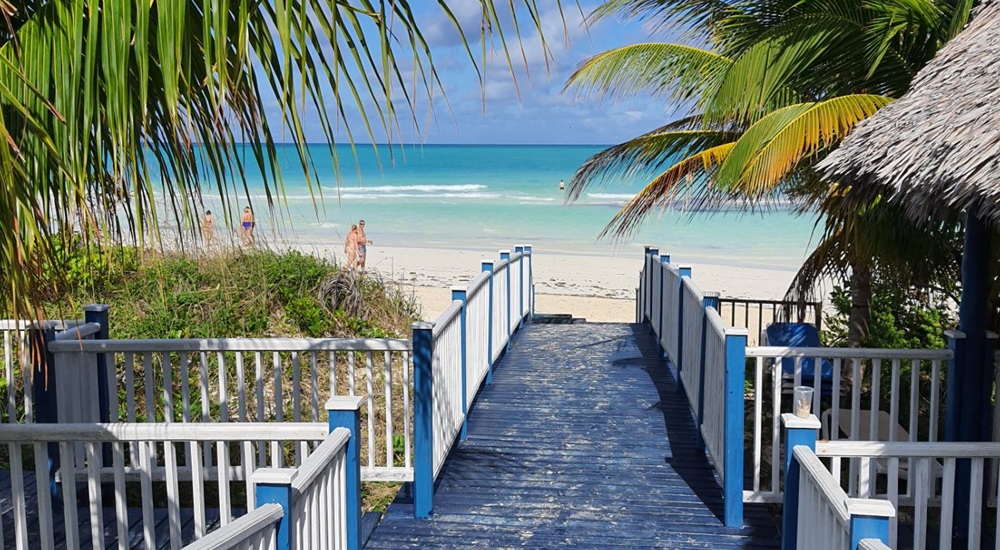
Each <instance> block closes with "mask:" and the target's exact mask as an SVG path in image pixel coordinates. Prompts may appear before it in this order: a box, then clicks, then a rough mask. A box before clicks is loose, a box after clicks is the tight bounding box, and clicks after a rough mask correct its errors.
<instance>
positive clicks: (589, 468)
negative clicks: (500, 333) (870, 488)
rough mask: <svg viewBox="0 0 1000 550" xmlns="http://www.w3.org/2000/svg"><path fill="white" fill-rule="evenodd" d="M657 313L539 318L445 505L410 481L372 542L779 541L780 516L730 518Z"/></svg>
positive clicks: (703, 544)
mask: <svg viewBox="0 0 1000 550" xmlns="http://www.w3.org/2000/svg"><path fill="white" fill-rule="evenodd" d="M661 357H662V356H661V353H660V351H659V349H658V348H657V347H656V342H655V340H654V338H653V336H652V335H651V334H650V333H649V329H648V328H647V327H643V326H641V325H626V324H592V323H591V324H567V325H527V326H526V328H525V330H524V331H522V332H521V333H520V334H519V335H518V336H517V338H516V339H515V341H514V345H513V347H512V349H511V350H510V351H508V352H507V354H506V355H505V357H504V358H503V359H502V360H501V362H500V363H499V364H498V365H497V367H496V368H495V370H494V374H493V384H492V385H491V386H489V387H488V388H485V389H484V390H483V392H482V393H481V394H480V396H479V397H478V399H477V402H476V403H475V404H474V407H473V409H472V411H471V413H470V416H469V438H468V440H467V441H465V442H461V443H459V444H458V445H456V447H455V448H454V449H453V451H452V453H451V455H449V457H448V460H447V462H446V463H445V466H444V469H443V470H442V472H441V475H440V476H439V479H438V484H437V487H436V490H435V495H434V517H433V518H432V519H430V520H417V519H414V518H413V508H412V502H411V501H410V500H409V495H408V492H407V491H403V492H401V493H400V496H399V497H398V498H397V499H396V501H395V502H394V503H393V504H392V505H391V506H390V507H389V510H388V511H387V512H386V514H385V516H384V517H383V519H382V521H381V522H380V523H379V525H378V526H377V527H376V529H375V532H374V533H373V535H372V537H371V539H370V540H369V541H368V545H367V548H371V549H378V548H449V547H451V548H459V547H462V548H468V547H489V548H515V547H516V548H551V547H567V546H573V547H580V548H656V547H658V548H761V549H764V548H777V547H779V546H780V538H779V535H778V530H777V528H776V526H775V522H774V519H773V518H772V517H771V516H770V514H769V513H768V512H767V511H766V509H764V508H762V507H754V506H750V507H748V508H747V510H746V514H745V515H746V527H745V528H743V529H728V528H726V527H725V526H724V525H723V524H722V522H721V520H720V517H721V513H722V493H721V490H720V488H719V485H718V483H717V481H716V479H715V477H714V473H713V471H712V468H711V465H710V464H709V463H708V461H707V459H706V458H705V456H704V454H702V453H698V452H697V451H696V450H695V448H694V441H695V428H694V425H693V422H692V420H691V415H690V413H689V412H688V409H687V404H686V401H685V400H684V397H683V396H682V395H681V394H678V393H677V385H676V381H675V379H674V377H673V375H672V373H671V372H670V371H669V370H668V369H667V368H666V367H665V365H664V361H663V360H662V359H661Z"/></svg>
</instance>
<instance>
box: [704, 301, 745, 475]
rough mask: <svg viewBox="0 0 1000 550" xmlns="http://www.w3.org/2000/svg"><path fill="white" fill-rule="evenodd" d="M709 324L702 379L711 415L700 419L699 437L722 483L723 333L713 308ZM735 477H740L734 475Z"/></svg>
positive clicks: (708, 312)
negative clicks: (700, 435)
mask: <svg viewBox="0 0 1000 550" xmlns="http://www.w3.org/2000/svg"><path fill="white" fill-rule="evenodd" d="M705 315H706V316H707V319H708V322H707V326H706V332H705V378H704V380H703V382H702V383H703V384H704V386H703V387H704V390H703V394H704V401H705V410H706V411H711V413H710V414H706V415H705V418H703V419H702V424H701V434H702V437H703V438H704V440H705V447H706V449H707V450H708V453H709V455H710V456H711V457H712V462H713V463H714V465H715V470H716V472H717V473H718V474H719V478H720V479H722V480H723V481H725V479H726V476H727V475H730V473H729V472H726V471H725V460H723V457H724V456H725V453H726V452H727V450H726V444H725V441H726V437H725V436H726V434H725V426H724V416H725V410H726V329H725V327H724V326H723V325H722V319H721V318H720V317H719V314H718V312H717V311H715V308H711V307H709V308H705ZM735 475H742V473H741V472H736V473H735Z"/></svg>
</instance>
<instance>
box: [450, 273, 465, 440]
mask: <svg viewBox="0 0 1000 550" xmlns="http://www.w3.org/2000/svg"><path fill="white" fill-rule="evenodd" d="M451 299H452V301H455V300H458V301H460V302H462V311H461V313H459V314H458V315H459V319H458V320H459V322H460V323H461V325H460V326H461V340H462V431H461V432H459V436H458V437H459V441H465V440H466V439H467V438H468V433H467V432H468V426H467V425H466V424H467V423H468V422H467V419H468V416H469V403H468V402H467V400H468V398H467V397H466V396H467V391H466V388H467V387H468V386H467V384H468V383H469V382H468V380H467V374H466V371H467V370H468V365H467V364H466V362H467V361H468V357H467V354H468V352H467V351H466V350H467V349H468V348H467V347H466V346H467V345H468V344H467V342H466V337H467V333H466V311H465V309H466V306H467V305H468V298H467V297H466V291H465V289H464V288H462V287H456V286H453V287H451Z"/></svg>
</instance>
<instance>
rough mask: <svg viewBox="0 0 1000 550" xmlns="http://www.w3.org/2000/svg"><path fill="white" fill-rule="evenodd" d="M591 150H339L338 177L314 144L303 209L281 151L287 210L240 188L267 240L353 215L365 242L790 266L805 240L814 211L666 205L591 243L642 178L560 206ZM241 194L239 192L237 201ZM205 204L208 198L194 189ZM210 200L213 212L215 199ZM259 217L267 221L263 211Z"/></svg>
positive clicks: (300, 188)
mask: <svg viewBox="0 0 1000 550" xmlns="http://www.w3.org/2000/svg"><path fill="white" fill-rule="evenodd" d="M600 149H601V147H599V146H549V145H541V146H539V145H524V146H521V145H517V146H508V145H486V146H484V145H423V146H403V147H400V146H394V147H393V150H392V155H391V156H390V152H389V148H388V146H380V147H379V151H378V155H376V153H375V150H374V149H373V148H372V146H370V145H359V146H358V147H357V161H356V162H355V158H354V153H352V151H351V149H350V147H348V146H338V147H337V151H338V155H339V159H340V163H341V169H340V174H341V177H340V182H339V184H338V182H337V177H336V173H337V172H336V170H335V169H334V165H333V162H332V161H331V159H330V154H329V152H328V149H327V147H326V146H325V145H323V146H315V148H314V150H313V154H314V156H315V159H316V164H317V170H318V172H317V174H316V175H317V176H318V177H317V179H318V180H319V181H320V182H321V192H322V195H323V198H322V200H321V201H320V202H319V203H318V204H316V205H314V202H313V200H312V198H311V197H310V194H309V191H308V188H307V186H306V183H305V181H306V180H305V177H304V175H303V173H302V170H301V168H300V167H299V166H298V160H297V159H296V158H295V157H294V156H293V151H292V149H291V148H290V147H284V148H280V149H279V154H280V155H282V160H281V169H282V172H283V174H284V178H285V197H286V199H287V206H285V207H281V208H279V210H278V211H276V212H275V213H274V215H273V216H271V217H269V216H268V215H267V213H266V209H265V208H264V205H265V203H264V201H263V193H262V185H261V182H260V177H259V175H258V176H254V175H252V174H251V175H250V176H249V182H248V187H249V189H250V194H251V200H252V202H253V203H254V204H255V210H256V212H257V217H258V222H259V226H260V229H261V230H263V231H262V232H263V233H264V235H263V236H265V237H266V238H268V239H270V240H272V241H273V240H279V241H280V240H284V241H297V242H300V243H322V242H339V241H341V240H342V239H343V236H344V235H345V234H346V233H347V231H348V230H349V229H350V225H351V223H356V222H357V220H358V219H361V218H364V219H365V220H366V222H367V228H368V236H369V238H370V239H372V240H374V241H375V243H376V245H378V244H388V245H393V246H399V245H403V246H418V247H434V248H441V247H447V248H458V249H461V248H507V247H509V246H510V245H512V244H513V243H531V244H533V245H535V247H536V248H545V249H557V250H562V251H566V252H578V253H586V254H594V253H599V254H604V253H612V252H613V253H616V254H619V255H620V254H628V255H633V254H635V255H638V254H641V250H642V246H643V245H644V244H655V245H658V246H660V247H661V250H668V251H670V252H671V253H673V254H674V257H675V258H676V259H677V260H679V261H682V262H687V261H692V262H693V261H698V262H710V263H732V264H737V265H745V266H770V267H781V268H794V267H797V266H798V265H799V264H800V263H801V261H802V259H803V258H804V257H805V255H806V254H807V252H808V250H809V249H810V243H811V242H813V223H814V219H813V218H812V217H809V216H805V217H803V216H798V215H794V214H792V213H790V212H788V211H783V210H777V211H772V212H768V213H766V214H743V213H739V212H732V211H730V212H717V213H705V212H698V213H692V212H684V211H679V210H667V211H664V212H662V213H660V215H659V216H656V217H653V218H651V219H650V220H648V221H647V222H646V223H645V224H644V225H643V226H642V228H641V230H640V231H638V233H636V234H635V235H634V236H633V237H632V238H630V239H629V240H628V241H626V242H622V241H611V240H598V239H597V236H598V234H599V233H600V232H601V229H602V228H603V227H604V226H605V225H606V224H607V223H608V222H609V221H610V220H611V218H612V216H613V215H614V214H615V212H617V211H618V209H619V208H621V206H622V205H623V204H625V202H626V201H627V200H629V199H630V198H631V197H632V196H633V195H634V194H635V193H636V192H638V191H639V190H640V189H641V188H642V185H643V184H644V182H643V181H642V180H641V179H637V180H635V181H630V182H624V183H621V184H615V185H610V186H606V187H596V188H592V189H589V190H587V191H585V192H584V193H583V195H581V197H580V199H579V200H578V201H576V202H574V203H570V204H567V203H566V202H565V192H564V191H560V190H559V187H558V184H559V180H565V181H567V182H568V181H569V179H570V178H571V177H572V175H573V173H574V171H575V170H576V168H577V167H578V166H580V164H581V163H582V162H583V161H584V160H586V159H587V158H588V157H589V156H590V155H591V154H593V153H595V152H597V151H599V150H600ZM237 200H238V201H239V202H244V201H245V199H244V196H243V195H242V194H241V196H240V198H239V199H237ZM205 201H206V206H208V207H209V208H211V207H213V204H217V203H218V197H217V196H215V197H212V196H211V195H206V196H205ZM216 208H218V207H217V206H216ZM269 218H270V219H269Z"/></svg>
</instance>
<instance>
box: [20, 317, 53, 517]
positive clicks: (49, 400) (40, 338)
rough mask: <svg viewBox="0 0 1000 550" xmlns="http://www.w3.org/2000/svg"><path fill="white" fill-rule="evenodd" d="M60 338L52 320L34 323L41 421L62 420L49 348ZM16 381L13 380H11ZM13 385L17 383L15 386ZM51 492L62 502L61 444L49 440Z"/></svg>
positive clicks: (36, 415) (37, 414)
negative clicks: (59, 477)
mask: <svg viewBox="0 0 1000 550" xmlns="http://www.w3.org/2000/svg"><path fill="white" fill-rule="evenodd" d="M55 338H56V331H55V327H54V326H53V325H52V323H49V322H47V321H42V322H41V323H40V324H39V323H36V324H34V325H32V329H31V336H30V342H31V343H30V346H31V350H30V351H31V367H30V368H31V387H32V392H33V393H34V397H35V412H34V421H35V422H37V423H39V424H56V423H58V422H59V400H58V396H57V395H56V368H55V367H56V359H55V357H54V356H53V355H52V352H50V351H49V343H50V342H52V341H54V340H55ZM9 383H10V384H13V383H14V382H13V381H9ZM11 387H13V386H11ZM48 447H49V464H48V468H49V472H48V473H49V492H50V493H51V495H52V499H53V502H62V500H61V498H62V491H60V490H59V486H58V485H57V484H56V470H58V469H59V444H58V443H49V444H48Z"/></svg>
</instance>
